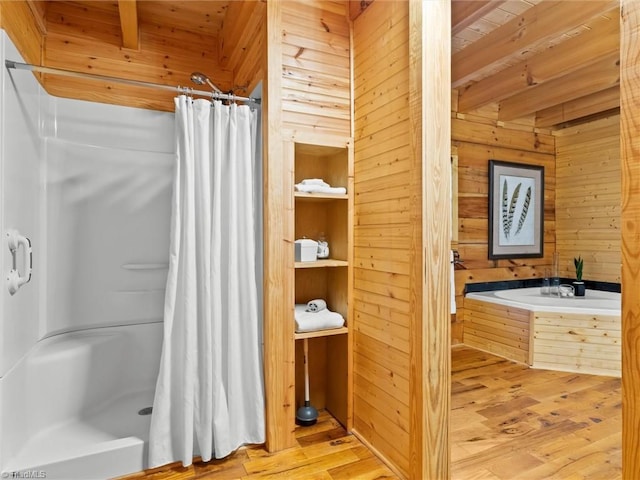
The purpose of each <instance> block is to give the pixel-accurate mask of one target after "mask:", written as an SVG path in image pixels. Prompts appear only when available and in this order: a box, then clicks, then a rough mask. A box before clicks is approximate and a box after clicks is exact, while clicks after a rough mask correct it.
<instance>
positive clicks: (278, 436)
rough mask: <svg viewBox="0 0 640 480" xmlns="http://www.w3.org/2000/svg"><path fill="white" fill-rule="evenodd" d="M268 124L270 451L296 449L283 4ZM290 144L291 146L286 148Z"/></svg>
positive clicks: (271, 12)
mask: <svg viewBox="0 0 640 480" xmlns="http://www.w3.org/2000/svg"><path fill="white" fill-rule="evenodd" d="M266 45H268V49H266V48H265V50H266V51H265V55H266V57H267V66H266V71H267V75H266V82H265V92H266V95H265V98H264V100H265V102H264V105H263V108H264V113H263V117H264V118H265V119H266V121H265V122H264V135H263V138H264V153H265V158H264V170H263V177H264V379H265V395H266V429H267V432H266V433H267V448H268V450H269V451H271V452H273V451H278V450H282V449H284V448H288V447H292V446H294V445H295V435H294V428H295V423H294V422H295V409H296V405H295V344H294V339H293V330H294V329H293V304H294V296H293V291H294V289H293V278H294V276H293V275H294V274H293V222H292V218H293V193H292V192H291V188H292V185H293V145H292V144H291V142H286V144H285V142H284V139H283V136H282V93H281V91H282V5H281V3H280V2H279V1H277V0H276V1H272V2H268V3H267V42H266ZM285 145H286V146H287V147H288V148H285Z"/></svg>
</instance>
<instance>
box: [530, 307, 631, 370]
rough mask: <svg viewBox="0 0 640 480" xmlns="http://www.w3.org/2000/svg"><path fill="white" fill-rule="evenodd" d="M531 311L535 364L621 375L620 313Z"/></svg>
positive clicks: (551, 368) (540, 366)
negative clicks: (616, 314) (594, 313)
mask: <svg viewBox="0 0 640 480" xmlns="http://www.w3.org/2000/svg"><path fill="white" fill-rule="evenodd" d="M532 315H533V354H532V357H533V363H532V365H533V366H534V367H536V368H545V369H549V370H562V371H569V372H584V373H590V374H595V375H606V376H612V377H619V376H620V372H621V362H622V357H621V343H622V338H621V326H620V317H618V316H609V315H584V314H575V313H572V314H561V313H560V314H559V313H544V312H535V313H533V314H532Z"/></svg>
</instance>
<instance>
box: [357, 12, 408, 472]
mask: <svg viewBox="0 0 640 480" xmlns="http://www.w3.org/2000/svg"><path fill="white" fill-rule="evenodd" d="M408 8H409V5H408V4H407V3H405V2H373V3H372V4H371V5H369V7H368V8H367V9H366V10H365V11H364V12H362V13H361V14H360V15H359V16H358V18H356V19H355V21H354V25H353V29H354V30H353V52H354V53H353V56H354V86H353V90H354V95H355V97H354V104H355V116H354V135H355V137H354V141H355V148H354V157H355V162H354V178H355V185H354V209H355V225H354V287H353V304H354V322H355V324H354V327H353V328H354V335H355V336H354V346H353V356H354V358H353V364H354V372H353V379H354V384H353V389H354V390H353V392H354V409H353V417H354V418H353V431H354V433H355V434H356V435H358V436H359V437H360V438H362V439H363V441H364V442H365V444H367V445H368V446H369V447H371V448H372V449H373V450H374V451H375V452H376V453H377V454H378V455H380V457H381V458H383V459H385V461H386V462H387V463H388V464H389V465H391V466H392V467H393V468H394V469H395V470H396V471H398V472H399V474H400V475H401V476H403V477H408V476H409V472H410V468H411V467H410V461H409V460H410V453H409V452H410V445H411V440H410V436H411V434H412V433H411V432H410V431H409V425H408V424H407V423H402V424H398V423H397V422H398V418H397V417H396V416H395V415H394V413H393V412H394V411H397V410H398V409H402V411H407V412H408V409H409V405H410V397H411V395H412V393H411V392H412V391H413V392H415V390H411V389H415V385H416V384H415V380H416V379H415V378H412V374H413V373H412V371H411V368H410V358H409V355H410V343H411V339H410V334H409V332H410V331H411V330H410V328H411V325H412V323H411V322H412V319H411V315H415V313H413V312H414V311H412V310H411V304H410V298H411V296H412V295H413V296H414V298H416V297H415V293H410V290H411V289H414V290H415V289H416V288H421V287H420V281H419V280H418V281H417V280H416V279H415V278H414V274H413V273H412V268H413V267H412V266H411V264H410V258H412V256H413V255H415V252H413V253H412V252H411V246H412V245H413V244H414V242H415V240H414V237H415V235H416V234H418V235H420V227H419V225H412V224H411V214H410V213H409V212H413V211H414V210H411V209H412V208H416V207H418V208H419V188H421V187H420V184H418V185H415V182H414V183H412V178H411V169H412V167H414V166H415V161H416V160H415V158H412V156H411V155H412V153H411V150H410V147H409V142H410V137H409V134H408V131H409V116H408V112H407V110H406V109H407V108H408V100H407V95H408V82H409V76H408V75H409V73H408V68H406V66H408V63H407V62H408V60H407V59H408V55H409V49H408V42H409V36H408V14H409V12H408ZM387 53H391V56H390V57H387ZM381 58H385V61H384V62H382V61H380V60H381ZM387 58H389V61H388V62H387V60H386V59H387ZM396 65H397V66H396ZM403 65H404V67H401V66H403ZM389 68H391V69H392V70H393V73H392V75H391V77H389V76H388V72H389ZM380 109H381V110H380ZM381 112H388V115H387V116H386V118H385V115H381V114H380V113H381ZM418 168H419V170H418V172H416V173H415V175H419V172H420V171H421V169H420V167H418ZM412 197H413V198H414V200H413V204H412V203H411V202H412V200H411V198H412ZM412 205H413V206H412ZM417 218H419V217H416V219H417ZM418 254H420V252H418ZM418 268H419V267H418ZM396 295H398V296H397V297H396ZM374 371H389V372H391V374H392V375H393V377H396V376H397V377H399V378H402V379H404V380H403V381H402V382H401V383H399V385H398V386H397V388H394V387H392V389H391V390H390V389H389V387H390V385H389V382H388V381H387V380H386V379H383V378H380V377H377V376H376V375H375V374H374V373H373V372H374ZM407 382H408V383H407ZM407 388H409V390H407ZM372 396H375V401H374V400H373V399H372V398H371V397H372ZM407 418H409V415H407ZM401 425H403V426H401Z"/></svg>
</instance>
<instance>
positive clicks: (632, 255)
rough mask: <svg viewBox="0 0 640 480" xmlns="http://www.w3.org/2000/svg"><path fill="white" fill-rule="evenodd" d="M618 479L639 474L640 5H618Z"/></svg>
mask: <svg viewBox="0 0 640 480" xmlns="http://www.w3.org/2000/svg"><path fill="white" fill-rule="evenodd" d="M620 5H621V8H622V11H621V14H622V15H621V27H620V122H621V125H620V137H621V138H620V145H621V152H620V153H621V156H622V160H621V161H622V214H621V216H622V221H621V225H622V228H621V234H622V476H623V478H625V479H629V480H631V479H635V478H638V475H639V474H640V456H639V455H638V452H639V451H640V382H638V378H640V356H639V355H638V347H639V346H640V269H639V268H638V265H640V144H639V143H638V131H639V130H640V81H639V80H638V79H639V78H640V65H638V62H637V54H638V50H639V49H640V38H639V37H640V3H638V2H635V1H631V0H622V1H621V2H620Z"/></svg>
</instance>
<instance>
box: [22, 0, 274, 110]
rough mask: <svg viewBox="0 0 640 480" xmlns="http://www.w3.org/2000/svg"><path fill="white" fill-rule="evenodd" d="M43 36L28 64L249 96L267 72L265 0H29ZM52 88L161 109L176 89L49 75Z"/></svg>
mask: <svg viewBox="0 0 640 480" xmlns="http://www.w3.org/2000/svg"><path fill="white" fill-rule="evenodd" d="M24 3H25V4H26V5H28V6H29V7H30V10H31V13H32V15H33V17H34V19H35V22H36V25H37V27H38V29H39V33H40V35H41V38H42V49H41V50H42V52H41V56H40V58H38V59H35V58H33V57H34V56H33V55H29V57H30V63H39V64H41V65H44V66H47V67H53V68H61V69H65V70H72V71H76V72H86V73H92V74H97V75H103V76H109V77H120V78H125V79H130V80H139V81H143V82H150V83H157V84H162V85H171V86H183V87H191V88H195V89H200V90H209V88H208V87H207V86H204V87H201V86H198V85H195V84H194V83H192V82H191V80H190V77H191V73H192V72H194V71H198V72H203V73H205V74H206V75H207V76H209V77H210V78H211V80H212V81H213V83H214V84H216V85H217V86H218V87H219V88H220V89H221V90H223V91H225V92H228V91H234V92H235V93H238V94H240V95H248V94H250V93H251V90H252V89H253V88H254V87H255V86H256V84H257V83H258V82H259V81H260V79H261V78H262V74H261V69H262V62H261V60H260V59H261V58H262V56H263V55H261V47H262V45H263V41H262V38H261V32H262V30H263V28H262V26H263V24H264V18H265V17H264V14H265V11H266V3H265V2H264V1H262V0H258V1H253V0H251V1H230V0H204V1H198V0H182V1H175V0H77V1H62V0H52V1H40V0H26V1H25V2H24ZM43 84H44V86H45V88H46V89H47V91H48V92H49V93H51V94H53V95H58V96H62V97H71V98H81V99H85V100H93V101H99V102H105V103H116V104H123V105H130V106H136V107H144V108H154V109H160V110H172V109H173V100H172V98H173V96H174V93H172V92H162V91H160V92H158V91H156V90H153V89H148V88H147V89H145V88H136V87H130V86H123V85H121V84H118V83H116V82H100V81H95V80H83V79H70V78H69V77H61V76H57V75H44V76H43Z"/></svg>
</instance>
